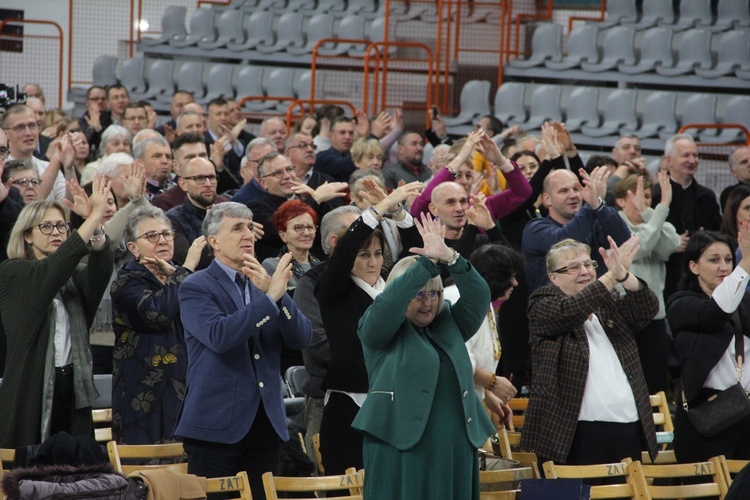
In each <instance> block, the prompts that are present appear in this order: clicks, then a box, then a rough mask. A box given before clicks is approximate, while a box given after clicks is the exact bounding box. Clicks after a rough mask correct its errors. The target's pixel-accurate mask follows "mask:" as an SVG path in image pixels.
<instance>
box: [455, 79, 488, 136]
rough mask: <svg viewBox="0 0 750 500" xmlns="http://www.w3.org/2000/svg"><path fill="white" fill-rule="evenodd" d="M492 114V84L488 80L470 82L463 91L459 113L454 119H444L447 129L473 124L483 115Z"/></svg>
mask: <svg viewBox="0 0 750 500" xmlns="http://www.w3.org/2000/svg"><path fill="white" fill-rule="evenodd" d="M488 114H490V82H488V81H487V80H469V81H468V82H466V84H464V86H463V88H462V89H461V97H460V109H459V113H458V115H456V116H453V117H444V118H443V121H444V122H445V125H446V126H447V127H454V126H456V125H464V124H467V123H471V122H473V121H474V119H476V118H479V117H480V116H482V115H488Z"/></svg>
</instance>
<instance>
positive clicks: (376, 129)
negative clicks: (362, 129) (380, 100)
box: [370, 111, 393, 139]
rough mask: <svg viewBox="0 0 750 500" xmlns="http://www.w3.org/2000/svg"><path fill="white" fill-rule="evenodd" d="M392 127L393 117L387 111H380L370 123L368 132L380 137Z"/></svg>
mask: <svg viewBox="0 0 750 500" xmlns="http://www.w3.org/2000/svg"><path fill="white" fill-rule="evenodd" d="M392 127H393V118H391V115H389V114H388V112H387V111H382V112H381V113H380V114H379V115H378V116H377V117H376V118H375V119H374V120H373V121H372V123H371V124H370V133H371V134H372V135H374V136H375V137H377V138H378V139H382V138H383V137H384V136H385V135H386V134H387V133H388V132H390V131H391V128H392Z"/></svg>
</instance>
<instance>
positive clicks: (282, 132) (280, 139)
mask: <svg viewBox="0 0 750 500" xmlns="http://www.w3.org/2000/svg"><path fill="white" fill-rule="evenodd" d="M260 136H261V137H265V138H266V139H270V140H271V142H273V143H274V144H275V145H276V149H277V150H278V152H279V153H283V152H284V141H285V140H286V123H284V120H282V119H281V118H278V117H275V116H274V117H271V118H266V119H265V120H263V123H261V125H260Z"/></svg>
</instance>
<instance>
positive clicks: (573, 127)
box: [565, 87, 601, 132]
mask: <svg viewBox="0 0 750 500" xmlns="http://www.w3.org/2000/svg"><path fill="white" fill-rule="evenodd" d="M598 102H599V89H598V88H596V87H579V88H577V89H575V90H573V92H571V93H570V95H569V96H568V104H567V107H566V113H565V115H566V118H565V128H566V129H568V131H569V132H577V131H579V130H581V127H584V126H588V127H598V126H599V122H600V121H601V118H600V117H599V109H598Z"/></svg>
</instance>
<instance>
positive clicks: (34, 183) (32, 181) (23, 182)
mask: <svg viewBox="0 0 750 500" xmlns="http://www.w3.org/2000/svg"><path fill="white" fill-rule="evenodd" d="M41 183H42V181H41V179H16V180H14V181H13V182H11V184H13V185H14V186H23V187H27V186H28V185H29V184H31V185H32V186H34V187H36V186H38V185H39V184H41Z"/></svg>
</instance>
